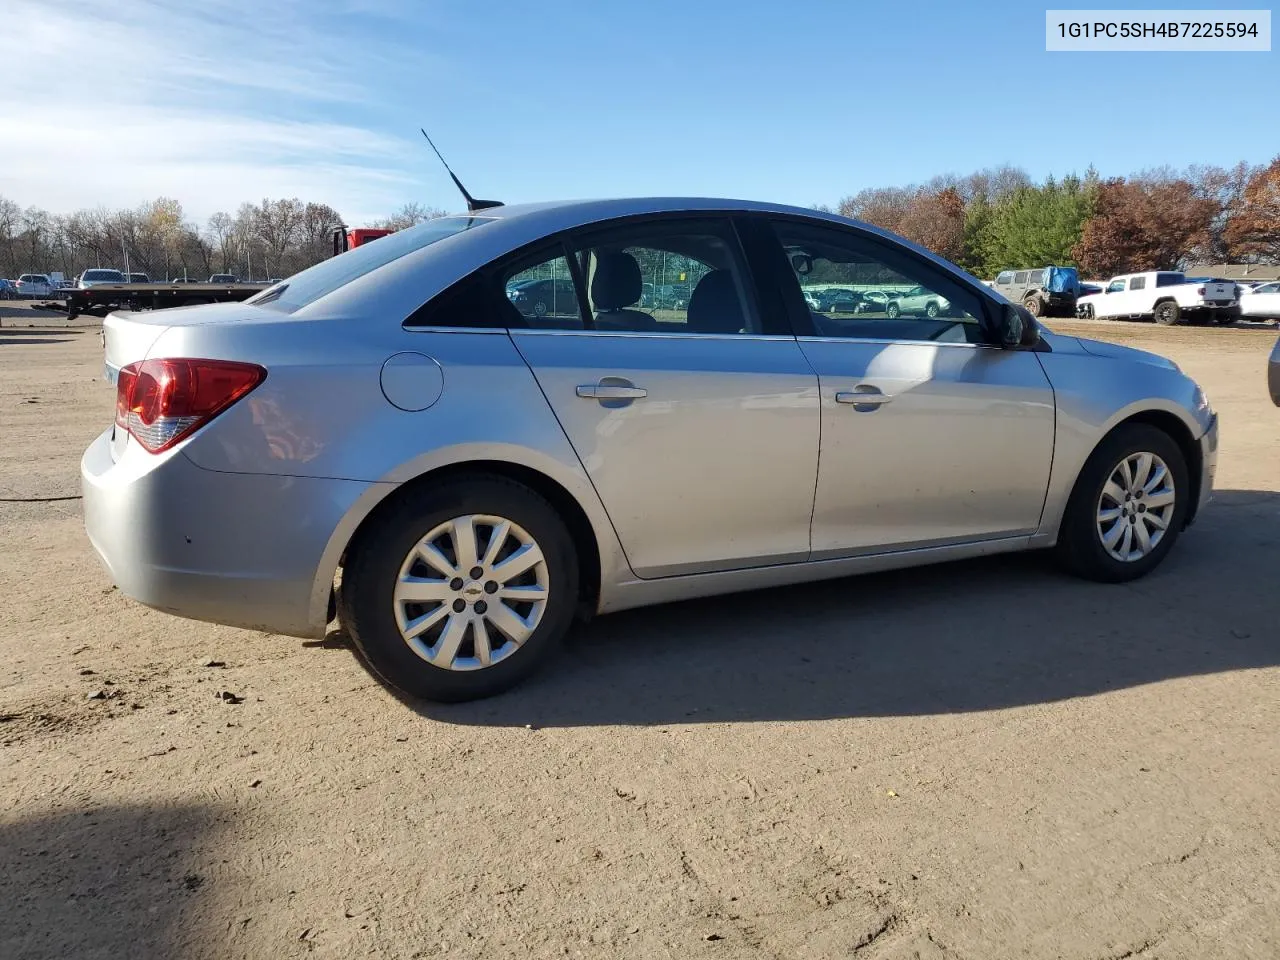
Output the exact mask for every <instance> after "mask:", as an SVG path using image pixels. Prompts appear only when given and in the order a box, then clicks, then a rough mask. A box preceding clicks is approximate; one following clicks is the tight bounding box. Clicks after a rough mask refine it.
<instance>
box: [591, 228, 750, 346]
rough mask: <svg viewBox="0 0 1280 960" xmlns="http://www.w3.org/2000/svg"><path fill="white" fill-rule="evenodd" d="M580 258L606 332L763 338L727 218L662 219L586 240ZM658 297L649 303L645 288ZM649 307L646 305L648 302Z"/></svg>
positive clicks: (595, 317) (594, 318)
mask: <svg viewBox="0 0 1280 960" xmlns="http://www.w3.org/2000/svg"><path fill="white" fill-rule="evenodd" d="M574 255H575V257H576V259H577V261H578V268H579V273H580V276H581V277H582V281H583V284H584V287H585V290H586V295H587V304H586V306H587V311H588V315H589V317H590V318H591V325H592V327H594V328H595V329H596V330H601V331H627V332H631V333H691V334H701V335H705V336H733V335H735V334H752V333H760V332H761V325H760V320H759V317H758V316H757V314H756V311H755V309H754V300H753V298H752V297H751V296H750V283H751V281H750V277H749V275H748V274H747V272H746V270H745V267H744V266H743V261H742V255H741V252H740V250H739V247H738V240H737V236H736V234H735V232H734V229H733V227H732V225H731V224H730V222H729V221H728V220H727V219H720V218H712V217H707V218H700V219H696V220H688V221H685V220H655V221H641V222H638V223H634V224H626V225H621V226H617V227H614V228H611V229H609V230H608V231H602V232H598V233H591V234H584V235H583V236H582V238H581V239H579V240H576V241H575V242H574ZM647 285H652V288H653V291H654V292H653V296H652V299H651V300H649V301H645V296H644V294H645V289H646V286H647ZM642 301H644V302H642Z"/></svg>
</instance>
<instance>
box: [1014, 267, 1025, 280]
mask: <svg viewBox="0 0 1280 960" xmlns="http://www.w3.org/2000/svg"><path fill="white" fill-rule="evenodd" d="M1013 282H1014V283H1026V282H1027V271H1025V270H1019V271H1018V272H1017V273H1016V274H1014V277H1013Z"/></svg>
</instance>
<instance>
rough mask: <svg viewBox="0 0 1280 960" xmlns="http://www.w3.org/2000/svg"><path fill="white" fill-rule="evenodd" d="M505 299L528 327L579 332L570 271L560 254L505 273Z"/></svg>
mask: <svg viewBox="0 0 1280 960" xmlns="http://www.w3.org/2000/svg"><path fill="white" fill-rule="evenodd" d="M503 291H504V293H505V294H506V297H507V300H508V301H509V302H510V303H511V305H512V306H513V307H515V308H516V310H517V311H518V312H519V314H520V316H521V317H523V318H524V319H525V321H526V323H525V324H524V325H525V326H528V327H534V328H539V327H541V328H547V329H581V328H582V310H581V308H580V306H579V305H578V290H577V288H576V287H575V286H574V283H573V271H572V270H570V269H569V261H568V260H567V259H566V258H565V257H564V256H563V255H562V256H558V257H551V258H549V259H546V260H541V261H539V262H538V263H535V264H533V265H532V266H529V267H522V268H518V269H516V270H514V271H508V272H507V274H506V276H505V277H504V278H503Z"/></svg>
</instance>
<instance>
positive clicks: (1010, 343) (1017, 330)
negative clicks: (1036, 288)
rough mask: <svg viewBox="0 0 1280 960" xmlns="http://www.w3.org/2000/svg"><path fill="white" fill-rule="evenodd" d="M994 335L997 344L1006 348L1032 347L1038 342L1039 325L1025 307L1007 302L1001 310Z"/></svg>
mask: <svg viewBox="0 0 1280 960" xmlns="http://www.w3.org/2000/svg"><path fill="white" fill-rule="evenodd" d="M996 336H997V339H998V341H999V345H1000V346H1001V347H1004V348H1005V349H1007V350H1011V349H1013V348H1014V347H1034V346H1035V345H1036V344H1037V343H1039V342H1040V326H1039V324H1037V323H1036V318H1035V317H1033V316H1032V315H1031V312H1030V311H1029V310H1028V309H1027V308H1026V307H1021V306H1018V305H1016V304H1012V303H1007V304H1005V305H1004V308H1003V309H1002V310H1001V313H1000V323H999V328H998V329H997V330H996Z"/></svg>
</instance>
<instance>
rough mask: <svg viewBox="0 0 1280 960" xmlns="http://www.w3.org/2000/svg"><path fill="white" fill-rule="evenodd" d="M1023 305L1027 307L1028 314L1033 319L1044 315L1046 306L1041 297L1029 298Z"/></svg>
mask: <svg viewBox="0 0 1280 960" xmlns="http://www.w3.org/2000/svg"><path fill="white" fill-rule="evenodd" d="M1022 305H1023V306H1024V307H1026V309H1027V312H1028V313H1029V314H1031V315H1032V316H1033V317H1039V316H1043V315H1044V304H1043V303H1041V301H1040V298H1039V297H1027V299H1025V300H1023V301H1022Z"/></svg>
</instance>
